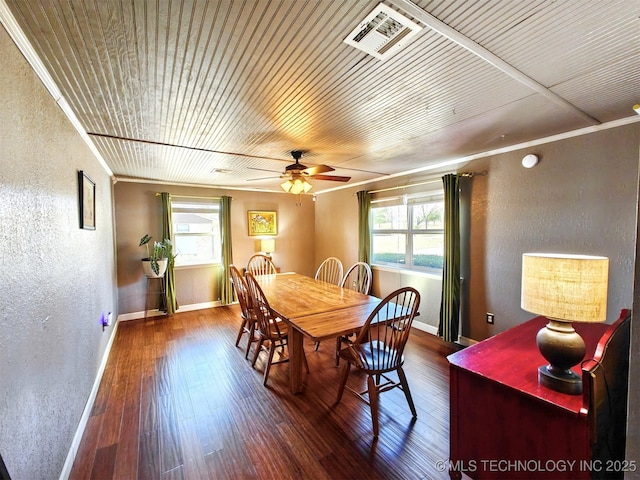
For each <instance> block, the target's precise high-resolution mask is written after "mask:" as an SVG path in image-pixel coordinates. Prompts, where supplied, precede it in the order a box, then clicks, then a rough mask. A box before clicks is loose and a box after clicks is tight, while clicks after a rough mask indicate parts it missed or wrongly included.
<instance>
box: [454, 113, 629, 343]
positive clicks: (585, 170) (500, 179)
mask: <svg viewBox="0 0 640 480" xmlns="http://www.w3.org/2000/svg"><path fill="white" fill-rule="evenodd" d="M639 131H640V125H638V124H633V125H629V126H626V127H620V128H616V129H610V130H605V131H602V132H597V133H592V134H589V135H583V136H579V137H575V138H571V139H567V140H562V141H559V142H554V143H550V144H546V145H540V146H538V147H535V148H533V149H529V150H527V151H517V152H511V153H506V154H503V155H499V156H495V157H490V158H487V159H483V160H478V161H476V162H475V163H471V164H470V165H469V166H468V167H469V168H470V169H472V170H474V171H481V170H487V171H488V174H487V175H486V176H484V177H475V178H473V179H471V180H470V181H468V184H467V185H466V187H465V194H464V196H465V197H467V198H470V207H469V208H470V217H471V220H470V227H469V228H470V244H469V263H468V265H467V268H468V270H467V272H466V273H463V275H464V276H466V277H468V278H469V283H468V288H469V290H468V291H469V295H468V297H467V300H468V302H469V304H468V306H467V307H468V308H466V311H468V312H469V316H468V317H467V318H466V319H465V322H466V323H465V328H463V335H465V336H468V337H471V338H473V339H476V340H482V339H484V338H486V337H488V336H491V335H493V334H496V333H498V332H501V331H503V330H506V329H508V328H510V327H513V326H515V325H518V324H520V323H522V322H523V321H525V320H527V319H529V318H531V317H532V316H533V315H532V314H531V313H528V312H525V311H523V310H522V309H521V308H520V277H521V273H522V265H521V263H522V254H523V253H526V252H554V253H583V254H589V255H603V256H606V257H609V259H610V266H609V298H608V309H607V319H608V321H609V322H612V321H614V320H615V319H616V318H617V317H618V313H619V311H620V309H621V308H630V307H631V303H632V291H633V281H634V261H635V245H636V230H635V218H636V205H637V193H636V190H637V176H638V132H639ZM532 151H533V152H535V153H537V154H538V155H539V156H540V158H541V161H540V163H539V164H538V165H537V166H536V167H535V168H532V169H526V168H523V167H522V165H521V163H520V162H521V159H522V157H523V156H524V155H525V154H526V153H531V152H532ZM486 312H493V313H494V314H495V324H494V326H490V325H488V324H487V323H486V322H485V314H486Z"/></svg>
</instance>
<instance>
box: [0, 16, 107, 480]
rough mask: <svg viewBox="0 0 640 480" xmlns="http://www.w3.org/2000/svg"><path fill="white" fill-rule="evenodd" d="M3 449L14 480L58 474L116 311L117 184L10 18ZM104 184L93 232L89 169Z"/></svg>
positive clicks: (2, 171) (1, 224)
mask: <svg viewBox="0 0 640 480" xmlns="http://www.w3.org/2000/svg"><path fill="white" fill-rule="evenodd" d="M0 65H2V67H1V68H0V104H1V105H2V108H1V109H0V125H2V129H1V130H0V144H1V148H0V270H1V271H2V272H3V281H2V300H1V305H2V306H1V308H0V379H1V388H0V452H1V454H2V458H3V459H4V461H5V463H6V465H7V469H8V470H9V474H10V475H11V476H12V478H14V479H18V480H20V479H53V478H58V476H59V475H60V472H61V470H62V467H63V465H64V461H65V458H66V456H67V453H68V451H69V448H70V446H71V441H72V438H73V435H74V434H75V431H76V429H77V426H78V422H79V420H80V417H81V415H82V411H83V408H84V406H85V403H86V401H87V398H88V396H89V393H90V391H91V388H92V386H93V382H94V379H95V377H96V374H97V371H98V368H99V364H100V361H101V359H102V356H103V353H104V351H105V348H106V345H107V342H108V337H109V334H110V333H111V331H112V329H111V328H108V329H107V330H106V331H105V332H104V333H103V331H102V327H101V326H100V324H99V320H100V317H101V314H102V312H103V311H113V312H114V313H115V308H116V304H115V303H116V301H115V289H114V285H115V259H114V243H113V217H112V208H111V199H112V196H111V181H110V179H109V177H108V176H107V175H106V173H105V171H104V170H103V168H102V167H101V166H100V164H99V163H98V162H97V161H96V160H95V158H94V157H93V156H92V154H91V152H90V151H89V149H88V148H87V147H86V145H85V144H84V142H83V141H82V140H81V139H80V137H79V136H78V134H77V133H76V131H75V130H74V129H73V127H72V126H71V124H70V123H69V122H68V120H67V119H66V117H65V116H64V115H63V113H62V111H61V110H60V109H59V108H58V106H57V105H56V103H55V101H54V100H53V98H51V96H50V95H49V93H48V92H47V91H46V90H45V88H44V87H43V85H42V83H41V82H40V80H38V78H37V77H36V75H35V74H34V72H33V71H32V69H31V67H30V66H29V65H28V64H27V62H26V61H25V60H24V58H23V57H22V55H21V54H20V52H19V51H18V49H17V48H16V47H15V45H14V44H13V42H12V41H11V39H10V38H9V36H8V35H7V34H6V32H5V30H4V29H3V28H2V27H0ZM78 170H85V171H86V172H87V173H88V174H89V176H90V177H91V178H92V179H93V180H94V181H95V182H96V197H97V199H96V214H97V221H96V223H97V230H95V231H90V230H81V229H80V228H79V215H78V180H77V171H78Z"/></svg>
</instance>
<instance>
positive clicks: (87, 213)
mask: <svg viewBox="0 0 640 480" xmlns="http://www.w3.org/2000/svg"><path fill="white" fill-rule="evenodd" d="M78 199H79V203H80V228H84V229H85V230H95V229H96V184H95V183H94V182H93V180H91V179H90V178H89V176H88V175H87V174H86V173H84V171H82V170H80V171H79V172H78Z"/></svg>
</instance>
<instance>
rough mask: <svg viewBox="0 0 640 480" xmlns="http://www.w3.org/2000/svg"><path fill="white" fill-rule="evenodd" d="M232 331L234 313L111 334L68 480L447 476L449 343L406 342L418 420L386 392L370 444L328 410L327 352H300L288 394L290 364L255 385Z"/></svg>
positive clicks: (425, 338) (233, 309)
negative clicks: (300, 389)
mask: <svg viewBox="0 0 640 480" xmlns="http://www.w3.org/2000/svg"><path fill="white" fill-rule="evenodd" d="M239 325H240V317H239V309H238V307H237V305H234V306H230V307H218V308H214V309H208V310H198V311H194V312H185V313H179V314H175V315H173V316H171V317H155V319H149V320H147V321H146V322H145V321H144V320H135V321H130V322H124V323H122V324H120V326H119V328H118V332H117V334H116V338H115V341H114V344H113V347H112V350H111V354H110V356H109V359H108V362H107V365H106V368H105V372H104V375H103V379H102V382H101V385H100V389H99V391H98V395H97V398H96V402H95V405H94V407H93V411H92V413H91V416H90V418H89V421H88V424H87V428H86V430H85V433H84V436H83V438H82V442H81V444H80V448H79V451H78V454H77V457H76V460H75V463H74V465H73V469H72V472H71V475H70V478H71V479H89V478H91V479H127V480H128V479H185V480H186V479H245V478H255V479H275V478H278V479H288V478H297V479H328V480H335V479H364V478H366V479H438V478H442V479H445V478H448V474H447V473H446V472H442V471H440V469H439V468H438V462H442V461H445V462H446V460H447V459H448V456H449V386H448V385H449V384H448V382H449V373H448V363H447V360H446V358H445V357H446V355H448V354H449V353H451V352H452V351H453V350H452V349H451V346H450V345H447V344H445V343H443V342H441V341H440V339H438V338H437V337H434V336H432V335H429V334H426V333H423V332H420V331H414V332H412V336H411V338H410V339H409V342H408V344H407V349H406V352H405V357H406V364H405V370H406V373H407V377H408V380H409V385H410V387H411V391H412V394H413V398H414V402H415V404H416V408H417V410H418V418H417V419H416V420H415V421H413V420H412V417H411V413H410V411H409V407H408V405H407V403H406V400H405V398H404V395H403V393H402V392H401V391H400V390H398V389H395V390H392V391H390V392H386V393H383V394H382V395H381V400H380V437H379V439H378V440H377V441H374V440H373V434H372V426H371V417H370V412H369V407H368V406H367V405H366V404H364V403H362V402H360V401H359V400H357V399H356V398H355V396H354V395H352V394H349V393H348V392H345V395H344V397H343V399H342V401H341V402H340V403H339V404H335V398H336V393H337V387H338V378H339V375H338V374H339V371H340V370H339V369H338V368H336V367H335V362H334V358H333V348H335V344H334V342H323V343H322V344H321V345H320V349H319V350H318V351H317V352H316V351H314V345H312V344H311V343H310V342H309V343H308V344H305V351H306V355H307V359H308V362H309V367H310V369H311V374H310V375H308V376H307V388H306V391H305V393H303V394H300V395H291V394H290V393H289V390H288V377H287V373H288V368H289V366H288V364H284V365H275V366H274V367H273V368H272V369H271V372H270V375H269V386H268V387H266V388H265V387H264V386H263V385H262V368H263V361H264V358H263V357H264V354H261V356H260V358H259V360H258V362H257V363H256V369H253V368H251V365H250V362H249V361H247V360H245V358H244V346H245V343H244V342H245V341H246V336H245V337H243V340H242V341H241V343H240V348H237V347H235V345H234V343H235V338H236V334H237V331H238V328H239ZM414 330H415V329H414ZM353 382H356V383H357V382H360V383H362V384H363V385H364V383H365V381H364V377H359V376H358V375H354V374H352V375H351V383H350V384H352V385H353Z"/></svg>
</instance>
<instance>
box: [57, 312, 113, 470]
mask: <svg viewBox="0 0 640 480" xmlns="http://www.w3.org/2000/svg"><path fill="white" fill-rule="evenodd" d="M117 330H118V322H116V323H115V324H114V325H113V329H112V330H111V336H110V337H109V342H108V343H107V348H105V350H104V353H103V355H102V360H100V367H98V373H97V375H96V378H95V380H94V382H93V387H92V388H91V393H90V394H89V398H88V399H87V403H86V404H85V406H84V410H83V411H82V416H81V417H80V422H79V423H78V428H77V429H76V433H75V435H74V436H73V440H72V441H71V447H70V448H69V453H67V458H66V460H65V462H64V465H63V467H62V472H60V480H66V479H68V478H69V475H71V468H72V467H73V462H74V461H75V459H76V455H77V454H78V448H80V441H81V440H82V436H83V435H84V430H85V428H86V426H87V422H88V421H89V415H90V414H91V410H92V409H93V404H94V402H95V401H96V396H97V395H98V388H99V387H100V382H101V381H102V374H103V373H104V369H105V367H106V366H107V360H108V359H109V353H110V352H111V346H112V345H113V340H114V339H115V338H116V331H117Z"/></svg>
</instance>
